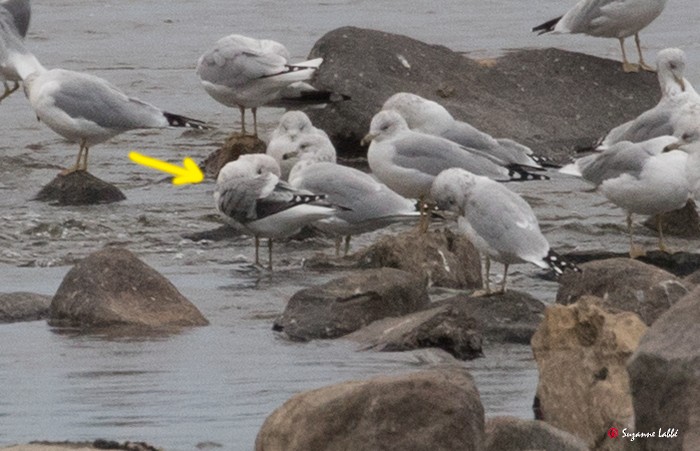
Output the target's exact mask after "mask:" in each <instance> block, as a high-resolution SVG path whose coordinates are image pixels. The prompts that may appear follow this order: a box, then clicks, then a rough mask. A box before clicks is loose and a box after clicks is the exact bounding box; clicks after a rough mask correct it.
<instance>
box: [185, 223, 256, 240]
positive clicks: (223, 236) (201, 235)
mask: <svg viewBox="0 0 700 451" xmlns="http://www.w3.org/2000/svg"><path fill="white" fill-rule="evenodd" d="M241 235H243V232H241V231H240V230H236V229H234V228H233V227H231V226H230V225H228V224H224V225H222V226H219V227H217V228H215V229H211V230H203V231H201V232H192V233H184V234H183V235H182V237H183V238H185V239H186V240H192V241H223V240H230V239H233V238H238V237H239V236H241Z"/></svg>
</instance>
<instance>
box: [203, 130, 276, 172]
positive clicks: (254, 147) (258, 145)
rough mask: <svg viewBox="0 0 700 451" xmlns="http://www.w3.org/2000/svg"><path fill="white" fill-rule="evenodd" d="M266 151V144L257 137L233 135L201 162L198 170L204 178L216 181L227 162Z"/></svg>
mask: <svg viewBox="0 0 700 451" xmlns="http://www.w3.org/2000/svg"><path fill="white" fill-rule="evenodd" d="M266 149H267V144H265V142H264V141H262V140H261V139H260V138H258V137H257V136H252V135H241V134H240V133H234V134H233V135H231V136H229V138H228V139H227V140H226V142H225V143H224V145H223V146H221V148H219V149H217V150H215V151H214V152H212V153H211V154H210V155H209V156H208V157H207V158H205V159H204V161H202V163H201V164H200V168H201V169H202V171H203V172H204V175H205V176H206V177H210V178H212V179H214V180H216V178H217V177H218V176H219V171H220V170H221V168H223V167H224V165H226V163H228V162H229V161H233V160H237V159H238V157H240V156H241V155H246V154H249V153H265V150H266Z"/></svg>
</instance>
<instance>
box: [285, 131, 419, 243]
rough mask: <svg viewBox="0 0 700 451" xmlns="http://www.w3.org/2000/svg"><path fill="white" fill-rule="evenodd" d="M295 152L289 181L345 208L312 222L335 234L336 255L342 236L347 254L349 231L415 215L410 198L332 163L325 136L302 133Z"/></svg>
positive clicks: (359, 172)
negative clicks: (294, 160)
mask: <svg viewBox="0 0 700 451" xmlns="http://www.w3.org/2000/svg"><path fill="white" fill-rule="evenodd" d="M295 153H296V154H298V155H299V157H298V158H299V162H298V163H297V164H296V165H295V166H294V168H292V172H291V173H290V175H289V183H290V184H291V185H292V186H294V187H296V188H299V189H305V190H309V191H311V192H314V193H323V194H325V195H326V200H328V201H329V202H331V203H333V204H335V205H341V206H343V207H345V208H347V210H343V211H339V212H338V213H337V214H336V215H334V216H331V217H329V218H326V219H322V220H320V221H318V222H316V223H314V224H313V226H314V227H316V228H318V229H320V230H321V231H323V232H325V233H328V234H331V235H333V236H336V243H335V251H336V255H338V254H340V244H341V242H342V240H343V236H344V237H345V255H347V254H348V251H349V248H350V237H351V235H357V234H360V233H365V232H370V231H372V230H376V229H380V228H382V227H386V226H387V225H389V224H392V223H394V222H397V221H406V220H416V219H418V218H419V212H418V211H417V210H416V206H415V204H414V202H412V201H410V200H408V199H406V198H405V197H403V196H400V195H399V194H397V193H395V192H394V191H392V190H390V189H389V187H387V186H386V185H384V184H383V183H380V182H378V181H377V180H375V179H374V177H372V176H371V175H369V174H367V173H365V172H362V171H360V170H357V169H355V168H350V167H347V166H341V165H338V164H336V163H335V149H334V148H333V144H332V143H331V142H330V140H329V139H328V138H327V137H325V136H321V135H317V134H307V135H302V136H301V137H300V138H299V140H298V143H297V149H296V150H295Z"/></svg>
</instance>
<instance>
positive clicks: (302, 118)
mask: <svg viewBox="0 0 700 451" xmlns="http://www.w3.org/2000/svg"><path fill="white" fill-rule="evenodd" d="M314 129H315V127H314V126H313V124H311V119H309V116H307V115H306V113H304V112H302V111H288V112H286V113H284V114H283V115H282V117H281V118H280V122H279V125H277V128H276V129H275V133H276V134H285V135H287V136H289V138H290V139H291V140H292V141H294V139H295V138H296V137H297V136H299V135H301V134H304V133H307V132H310V131H313V130H314Z"/></svg>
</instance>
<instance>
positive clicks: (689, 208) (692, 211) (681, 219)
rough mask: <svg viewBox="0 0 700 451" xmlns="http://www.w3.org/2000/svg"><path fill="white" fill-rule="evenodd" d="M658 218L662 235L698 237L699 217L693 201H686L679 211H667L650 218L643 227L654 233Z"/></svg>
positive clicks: (699, 235) (699, 233)
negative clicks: (661, 226)
mask: <svg viewBox="0 0 700 451" xmlns="http://www.w3.org/2000/svg"><path fill="white" fill-rule="evenodd" d="M658 217H660V218H661V221H662V222H661V224H663V231H664V235H673V236H682V237H686V238H697V237H700V216H698V210H697V208H696V207H695V201H693V200H692V199H688V203H686V204H685V207H683V208H681V209H679V210H674V211H669V212H668V213H663V214H661V215H654V216H652V217H650V218H649V219H647V220H646V221H644V225H645V226H646V227H648V228H650V229H651V230H653V231H654V232H656V231H657V230H658V228H657V225H656V221H657V220H658V219H657V218H658Z"/></svg>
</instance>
